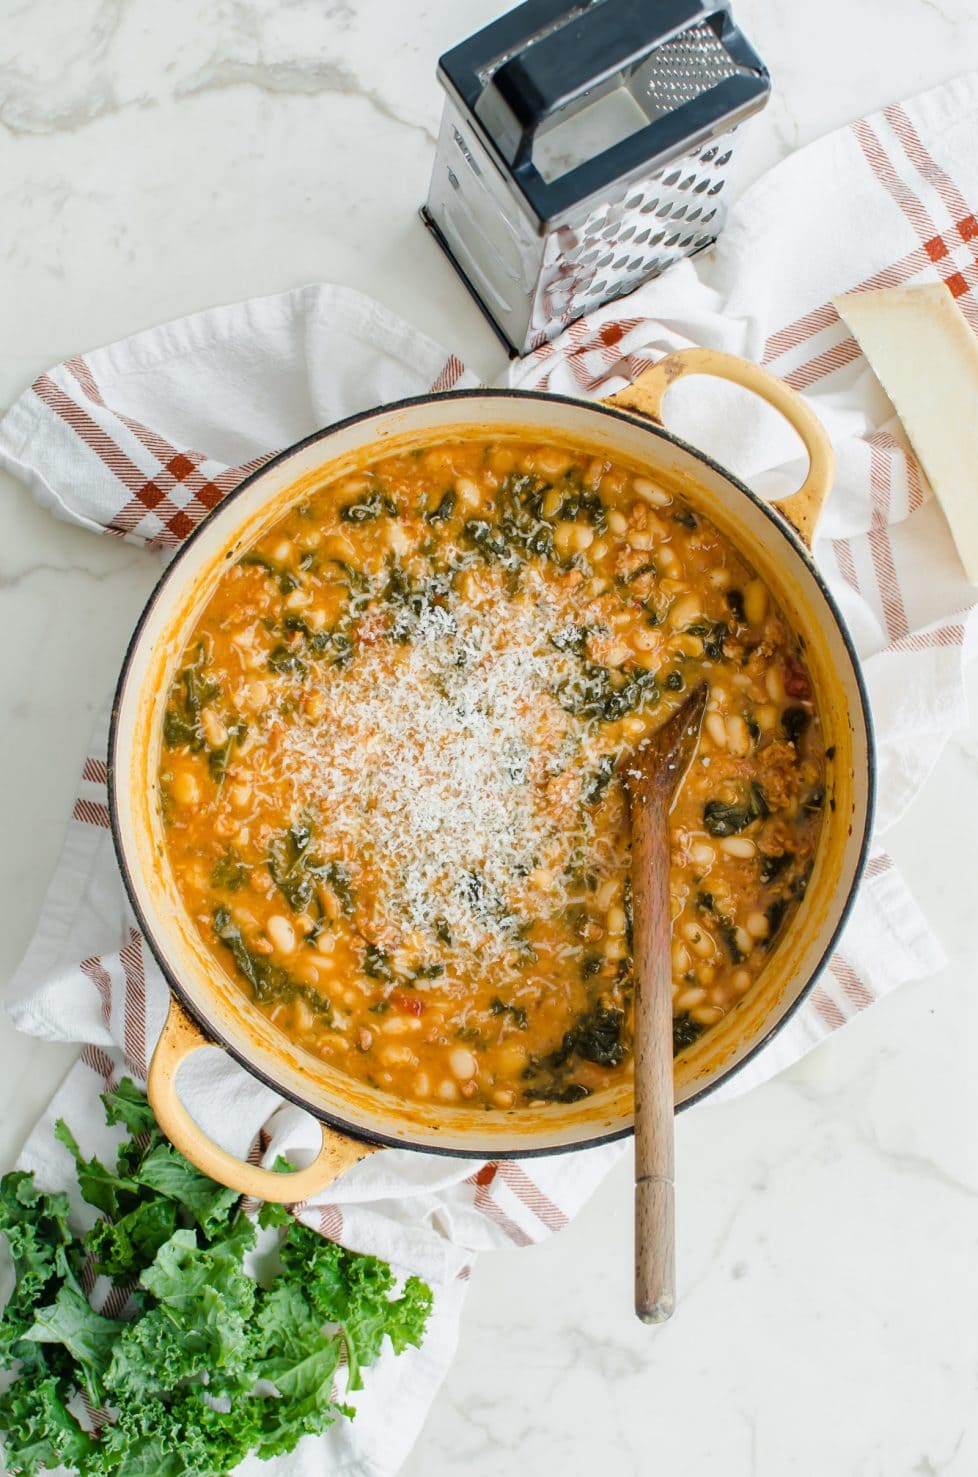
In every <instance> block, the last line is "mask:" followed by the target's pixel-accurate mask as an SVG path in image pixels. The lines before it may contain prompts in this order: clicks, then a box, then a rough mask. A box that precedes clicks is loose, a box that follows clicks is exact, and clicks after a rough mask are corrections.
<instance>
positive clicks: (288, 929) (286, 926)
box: [265, 913, 295, 954]
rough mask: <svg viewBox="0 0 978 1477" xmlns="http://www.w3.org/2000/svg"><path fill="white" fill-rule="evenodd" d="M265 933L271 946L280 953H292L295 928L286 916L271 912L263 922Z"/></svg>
mask: <svg viewBox="0 0 978 1477" xmlns="http://www.w3.org/2000/svg"><path fill="white" fill-rule="evenodd" d="M265 933H266V935H267V936H268V941H269V943H270V944H271V945H272V947H273V948H276V949H278V951H279V953H280V954H292V953H294V951H295V929H294V928H293V927H292V924H291V923H290V922H289V920H288V918H285V917H283V915H282V914H281V913H273V914H272V916H271V917H270V918H269V919H268V922H267V923H266V924H265Z"/></svg>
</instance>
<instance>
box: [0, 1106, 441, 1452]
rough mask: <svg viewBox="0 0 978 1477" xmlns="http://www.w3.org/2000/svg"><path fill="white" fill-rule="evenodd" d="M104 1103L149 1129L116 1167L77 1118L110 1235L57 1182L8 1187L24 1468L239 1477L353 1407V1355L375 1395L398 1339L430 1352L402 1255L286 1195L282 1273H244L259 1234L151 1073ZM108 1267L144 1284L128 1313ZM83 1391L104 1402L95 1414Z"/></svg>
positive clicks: (0, 1322)
mask: <svg viewBox="0 0 978 1477" xmlns="http://www.w3.org/2000/svg"><path fill="white" fill-rule="evenodd" d="M103 1102H104V1104H105V1108H106V1117H107V1119H108V1121H109V1122H110V1123H119V1124H123V1125H124V1126H125V1128H126V1130H127V1132H128V1134H129V1135H130V1136H129V1137H128V1138H126V1139H125V1140H124V1141H123V1143H122V1144H121V1146H120V1148H119V1150H118V1152H117V1156H116V1163H115V1165H114V1167H110V1166H108V1165H105V1164H102V1163H101V1162H100V1161H99V1160H98V1159H96V1158H92V1159H86V1158H85V1157H84V1156H83V1154H82V1153H81V1150H80V1149H79V1147H78V1145H77V1143H76V1142H75V1140H74V1137H73V1135H72V1134H71V1132H70V1130H69V1129H68V1128H67V1127H66V1126H65V1125H64V1124H59V1126H58V1130H57V1131H58V1137H59V1138H60V1139H61V1141H62V1142H63V1143H64V1144H66V1145H67V1147H68V1148H69V1150H70V1151H71V1153H72V1154H73V1156H74V1158H75V1162H76V1171H77V1175H78V1184H79V1189H80V1191H81V1193H82V1195H83V1197H84V1198H85V1199H86V1200H87V1201H88V1202H89V1203H90V1204H91V1205H93V1206H94V1207H95V1208H96V1209H97V1210H98V1211H99V1212H100V1219H99V1220H98V1221H97V1222H96V1223H95V1225H94V1227H93V1228H92V1229H91V1230H89V1231H87V1232H85V1233H84V1234H82V1235H77V1234H76V1233H75V1232H73V1230H72V1229H71V1227H70V1226H69V1224H68V1210H69V1207H68V1200H67V1197H66V1196H64V1195H61V1194H48V1193H46V1192H44V1191H42V1190H39V1189H38V1187H37V1186H36V1185H35V1183H34V1178H33V1175H30V1174H25V1173H23V1172H20V1171H17V1172H14V1173H11V1174H7V1175H4V1177H3V1179H2V1180H0V1234H2V1236H3V1237H4V1238H5V1240H6V1242H7V1246H8V1248H9V1252H10V1257H11V1260H12V1263H13V1271H14V1287H13V1291H12V1293H11V1295H10V1297H9V1298H8V1300H7V1303H6V1306H5V1308H4V1309H3V1313H2V1316H0V1350H2V1354H3V1367H4V1368H5V1369H7V1370H9V1371H10V1372H11V1373H14V1374H16V1375H17V1376H18V1377H17V1378H15V1379H14V1381H13V1383H12V1384H11V1385H10V1386H9V1388H8V1389H7V1390H6V1391H5V1392H4V1393H3V1394H2V1395H0V1430H2V1431H3V1432H4V1433H5V1434H4V1436H3V1446H4V1457H5V1461H6V1464H7V1469H8V1471H10V1472H11V1473H24V1474H28V1477H34V1474H37V1473H40V1472H41V1471H42V1470H44V1469H48V1468H53V1467H57V1466H60V1465H63V1466H65V1467H68V1468H70V1469H71V1470H72V1471H74V1472H77V1473H79V1474H80V1477H223V1474H226V1473H228V1472H230V1471H231V1469H232V1468H234V1467H236V1466H237V1465H238V1463H239V1462H241V1461H242V1460H243V1459H244V1457H245V1456H247V1455H248V1453H249V1452H251V1453H254V1454H255V1455H257V1456H259V1457H263V1458H269V1457H273V1456H278V1455H282V1454H284V1453H286V1452H289V1451H291V1450H292V1449H293V1447H294V1446H295V1445H296V1443H297V1442H298V1441H299V1440H300V1438H301V1437H303V1436H305V1435H310V1434H319V1433H321V1432H323V1431H325V1430H327V1429H328V1428H329V1426H331V1425H332V1424H333V1423H334V1421H336V1420H337V1419H339V1418H342V1417H347V1416H352V1414H353V1411H352V1410H351V1409H350V1407H349V1406H348V1405H346V1404H342V1403H339V1402H338V1401H337V1400H336V1399H335V1398H334V1394H333V1381H334V1377H335V1375H336V1372H337V1370H338V1368H339V1366H340V1364H341V1362H342V1361H343V1359H344V1358H345V1361H346V1365H347V1371H348V1374H347V1388H348V1389H349V1390H357V1389H360V1388H361V1387H362V1385H363V1372H364V1370H365V1369H366V1368H367V1367H368V1366H369V1365H371V1364H373V1363H374V1362H375V1361H376V1359H377V1358H378V1356H379V1354H380V1352H381V1349H382V1347H383V1345H384V1342H385V1340H389V1341H390V1343H391V1345H392V1347H393V1349H394V1351H395V1353H398V1354H399V1353H401V1352H402V1351H403V1350H404V1349H406V1348H407V1347H408V1346H409V1345H415V1346H417V1345H419V1344H420V1342H421V1340H422V1338H423V1336H424V1331H425V1325H426V1322H427V1318H428V1314H429V1312H430V1308H431V1293H430V1290H429V1289H428V1288H427V1287H426V1286H425V1285H424V1283H422V1282H420V1281H419V1280H418V1279H417V1278H409V1279H408V1281H407V1283H406V1284H405V1285H404V1287H403V1288H402V1289H401V1290H400V1291H398V1290H397V1288H396V1285H395V1278H394V1275H393V1273H392V1272H391V1270H390V1268H389V1267H388V1266H387V1265H386V1263H384V1262H382V1261H379V1260H377V1259H376V1258H375V1257H369V1256H358V1255H356V1254H355V1253H353V1252H349V1251H346V1250H344V1249H343V1248H342V1247H340V1246H337V1245H335V1244H334V1243H333V1242H330V1241H326V1240H324V1239H323V1238H322V1237H321V1236H319V1235H317V1234H316V1232H314V1231H311V1230H309V1229H308V1228H307V1227H305V1226H302V1225H300V1224H299V1223H298V1222H296V1221H294V1220H292V1218H291V1217H290V1216H289V1215H288V1214H287V1212H285V1211H284V1210H283V1209H282V1208H281V1207H277V1206H267V1207H266V1208H265V1210H264V1211H263V1212H262V1215H261V1217H260V1221H261V1224H262V1225H263V1226H264V1227H266V1228H267V1229H268V1230H269V1234H274V1235H275V1236H276V1237H277V1238H278V1246H277V1266H278V1270H277V1272H276V1273H275V1275H274V1276H273V1277H272V1278H271V1279H265V1280H263V1281H257V1280H256V1279H255V1278H254V1277H252V1276H251V1275H250V1273H249V1272H248V1271H247V1270H246V1269H245V1265H244V1258H245V1256H246V1254H247V1253H248V1252H249V1251H251V1249H252V1248H253V1246H254V1245H255V1241H256V1231H255V1227H254V1225H253V1224H252V1222H251V1221H250V1220H249V1219H248V1217H247V1216H245V1215H244V1214H243V1213H242V1211H241V1210H240V1209H239V1208H238V1204H237V1198H238V1197H237V1196H236V1195H235V1194H234V1192H233V1191H229V1190H226V1189H224V1188H223V1187H222V1186H220V1185H217V1184H215V1183H214V1181H213V1180H208V1179H207V1178H206V1177H205V1176H204V1175H202V1174H200V1173H199V1171H197V1170H196V1169H194V1167H193V1166H192V1165H191V1164H189V1163H188V1162H187V1161H186V1160H185V1159H183V1157H182V1156H181V1155H180V1154H178V1153H177V1152H176V1150H174V1149H173V1148H172V1147H171V1146H170V1145H169V1143H168V1142H167V1141H166V1139H165V1138H164V1137H163V1135H162V1133H161V1132H160V1130H159V1128H158V1127H157V1126H156V1123H155V1120H154V1118H153V1114H152V1111H151V1109H150V1108H149V1105H148V1104H147V1102H146V1099H145V1097H144V1096H143V1095H142V1094H141V1093H140V1092H139V1091H138V1089H137V1088H135V1087H134V1086H133V1085H132V1083H130V1082H123V1083H121V1084H120V1086H119V1088H118V1089H117V1090H116V1091H115V1092H113V1093H109V1094H107V1095H106V1096H105V1097H104V1098H103ZM273 1227H277V1228H278V1229H277V1230H276V1231H274V1233H273V1232H272V1230H271V1228H273ZM93 1258H94V1261H95V1263H96V1268H97V1269H100V1270H103V1271H104V1272H106V1273H107V1274H108V1275H109V1276H110V1277H111V1278H112V1279H113V1281H114V1284H115V1287H116V1288H117V1289H119V1290H120V1291H121V1292H129V1293H130V1294H131V1296H130V1298H129V1301H128V1303H127V1305H126V1307H125V1309H124V1310H123V1314H122V1316H120V1317H118V1318H108V1317H105V1316H104V1315H103V1314H102V1313H99V1312H97V1311H96V1310H95V1308H93V1307H92V1305H91V1303H90V1302H89V1300H88V1297H87V1296H86V1294H85V1292H84V1291H83V1288H82V1285H81V1277H82V1269H83V1268H84V1267H85V1265H86V1264H87V1263H89V1262H90V1261H91V1260H92V1259H93ZM81 1394H84V1396H85V1397H86V1398H87V1399H88V1401H89V1402H90V1404H91V1406H92V1407H93V1408H94V1410H95V1412H96V1419H95V1420H94V1421H92V1422H87V1423H86V1424H85V1425H83V1424H81V1423H80V1421H79V1419H78V1416H77V1415H76V1413H75V1412H76V1411H79V1412H80V1411H81V1408H82V1407H81V1404H80V1402H79V1396H80V1395H81Z"/></svg>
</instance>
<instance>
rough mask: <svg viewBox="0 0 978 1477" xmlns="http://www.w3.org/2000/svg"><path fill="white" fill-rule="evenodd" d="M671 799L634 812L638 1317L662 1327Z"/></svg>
mask: <svg viewBox="0 0 978 1477" xmlns="http://www.w3.org/2000/svg"><path fill="white" fill-rule="evenodd" d="M667 813H668V801H667V800H664V799H663V798H660V797H658V796H650V797H648V799H647V800H646V803H645V804H634V805H633V806H632V889H633V912H634V925H635V926H634V956H635V978H636V979H637V980H638V981H640V986H639V989H638V990H637V992H636V997H635V1312H636V1313H637V1314H638V1316H639V1318H641V1320H642V1322H643V1323H661V1322H663V1321H664V1320H665V1319H666V1318H668V1317H670V1315H671V1314H672V1311H673V1308H674V1307H675V1303H676V1249H675V1241H676V1224H675V1205H674V1190H673V1179H674V1176H675V1159H674V1151H673V1114H674V1112H675V1091H674V1088H673V1077H672V953H671V950H672V920H671V918H670V913H669V832H668V827H667V824H666V814H667Z"/></svg>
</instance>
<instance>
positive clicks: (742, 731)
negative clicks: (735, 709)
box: [727, 714, 750, 759]
mask: <svg viewBox="0 0 978 1477" xmlns="http://www.w3.org/2000/svg"><path fill="white" fill-rule="evenodd" d="M727 747H728V749H729V750H730V752H731V754H736V756H737V758H738V759H743V757H744V755H745V754H749V753H750V734H749V732H748V730H747V724H746V723H745V722H744V720H743V718H741V717H740V715H739V714H735V715H734V716H733V717H732V718H728V719H727Z"/></svg>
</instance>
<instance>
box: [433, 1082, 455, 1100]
mask: <svg viewBox="0 0 978 1477" xmlns="http://www.w3.org/2000/svg"><path fill="white" fill-rule="evenodd" d="M438 1096H439V1097H440V1098H441V1099H442V1101H443V1102H446V1103H453V1102H454V1101H455V1099H456V1098H457V1097H458V1088H457V1087H456V1086H455V1083H454V1082H452V1080H451V1079H450V1078H448V1077H446V1078H445V1080H444V1081H443V1082H441V1083H439V1086H438Z"/></svg>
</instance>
